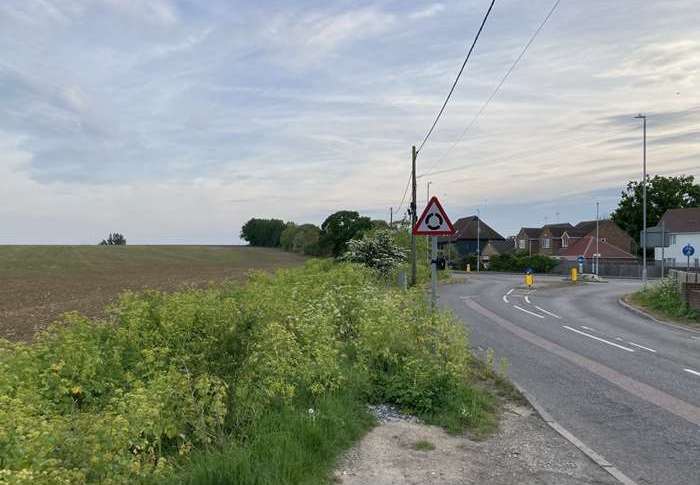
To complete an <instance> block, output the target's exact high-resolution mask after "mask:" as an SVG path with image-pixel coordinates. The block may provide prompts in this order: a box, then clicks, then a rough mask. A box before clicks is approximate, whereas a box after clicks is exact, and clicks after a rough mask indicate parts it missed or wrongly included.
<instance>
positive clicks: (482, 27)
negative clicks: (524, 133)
mask: <svg viewBox="0 0 700 485" xmlns="http://www.w3.org/2000/svg"><path fill="white" fill-rule="evenodd" d="M494 3H496V0H491V5H489V9H488V10H487V11H486V15H484V19H483V20H482V21H481V26H480V27H479V30H478V31H477V33H476V36H475V37H474V42H472V45H471V47H470V48H469V52H468V53H467V57H466V58H465V59H464V62H463V63H462V67H461V68H460V69H459V73H457V78H456V79H455V82H454V83H452V87H451V88H450V92H449V93H448V94H447V98H445V102H444V103H442V108H440V111H439V112H438V115H437V117H436V118H435V121H434V122H433V125H432V126H431V127H430V130H428V134H427V135H425V138H424V139H423V142H422V143H421V144H420V146H419V147H418V150H416V152H417V153H420V151H421V150H422V149H423V146H424V145H425V143H426V142H427V141H428V138H430V135H432V133H433V130H435V127H436V126H437V124H438V121H440V117H441V116H442V113H443V112H444V111H445V108H446V107H447V103H448V102H449V101H450V98H451V97H452V93H453V92H454V90H455V88H456V87H457V83H458V82H459V78H460V77H461V76H462V73H463V72H464V68H465V67H467V62H469V58H470V57H471V55H472V51H474V46H476V41H477V40H479V36H480V35H481V31H482V30H483V29H484V25H485V24H486V20H487V19H488V18H489V14H490V13H491V10H492V9H493V4H494Z"/></svg>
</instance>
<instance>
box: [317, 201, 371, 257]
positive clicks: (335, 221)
mask: <svg viewBox="0 0 700 485" xmlns="http://www.w3.org/2000/svg"><path fill="white" fill-rule="evenodd" d="M370 229H372V221H371V220H370V218H369V217H363V216H360V214H359V213H357V212H356V211H338V212H336V213H335V214H331V215H330V216H328V217H327V218H326V220H325V221H323V224H321V239H320V241H319V242H320V246H321V250H322V251H323V252H324V253H325V254H329V255H332V256H335V257H338V256H340V255H341V254H343V253H344V252H345V249H346V246H347V243H348V241H350V240H351V239H358V238H360V237H362V235H363V234H364V233H365V231H369V230H370Z"/></svg>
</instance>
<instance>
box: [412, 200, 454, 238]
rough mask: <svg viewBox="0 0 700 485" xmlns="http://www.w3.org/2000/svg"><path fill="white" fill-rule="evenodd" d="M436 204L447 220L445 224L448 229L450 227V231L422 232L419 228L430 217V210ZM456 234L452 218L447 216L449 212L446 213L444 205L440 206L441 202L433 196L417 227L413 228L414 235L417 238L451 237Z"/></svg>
mask: <svg viewBox="0 0 700 485" xmlns="http://www.w3.org/2000/svg"><path fill="white" fill-rule="evenodd" d="M433 204H435V205H436V206H437V208H438V210H439V211H440V214H441V215H442V217H443V218H444V219H445V223H446V224H447V227H449V230H441V231H440V230H437V231H420V230H418V228H419V227H420V226H421V224H422V223H423V221H424V220H425V218H426V217H427V216H428V210H429V209H430V207H431V206H432V205H433ZM454 233H455V228H454V226H452V221H450V218H449V217H448V215H447V212H445V209H443V207H442V204H440V201H439V200H438V198H437V197H436V196H432V197H431V198H430V201H429V202H428V204H427V205H426V206H425V209H423V213H422V214H421V216H420V217H419V218H418V221H417V222H416V225H415V226H413V234H414V235H416V236H451V235H452V234H454Z"/></svg>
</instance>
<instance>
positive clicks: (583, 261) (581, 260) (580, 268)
mask: <svg viewBox="0 0 700 485" xmlns="http://www.w3.org/2000/svg"><path fill="white" fill-rule="evenodd" d="M576 262H577V263H578V272H579V273H581V274H583V263H585V262H586V258H584V257H583V256H579V257H578V258H576Z"/></svg>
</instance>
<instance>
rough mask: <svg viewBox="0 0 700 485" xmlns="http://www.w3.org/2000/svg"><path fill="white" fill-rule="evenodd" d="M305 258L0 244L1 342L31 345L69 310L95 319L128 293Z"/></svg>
mask: <svg viewBox="0 0 700 485" xmlns="http://www.w3.org/2000/svg"><path fill="white" fill-rule="evenodd" d="M303 261H304V258H302V257H301V256H298V255H296V254H291V253H285V252H282V251H279V250H276V249H267V248H250V247H243V246H125V247H105V246H0V337H3V338H7V339H10V340H30V339H31V338H32V336H33V335H34V334H35V333H36V332H37V331H38V330H40V329H42V328H44V327H46V325H48V324H49V323H51V322H52V321H54V320H56V319H57V318H58V317H59V316H60V315H61V314H62V313H64V312H67V311H73V310H76V311H79V312H80V313H83V314H85V315H87V316H90V317H99V316H100V315H101V314H102V312H103V311H104V308H105V306H106V305H107V304H109V303H110V302H112V301H114V299H115V298H116V297H117V295H118V294H119V293H120V292H122V291H124V290H127V289H129V290H142V289H144V288H155V289H160V290H165V291H171V290H175V289H179V288H182V287H186V286H195V287H203V286H207V285H208V284H210V283H212V282H213V283H216V282H220V281H224V280H230V279H234V280H235V279H243V278H244V277H245V275H246V273H247V272H248V271H250V270H254V269H257V270H265V271H267V270H274V269H276V268H280V267H288V266H294V265H298V264H301V263H303Z"/></svg>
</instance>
